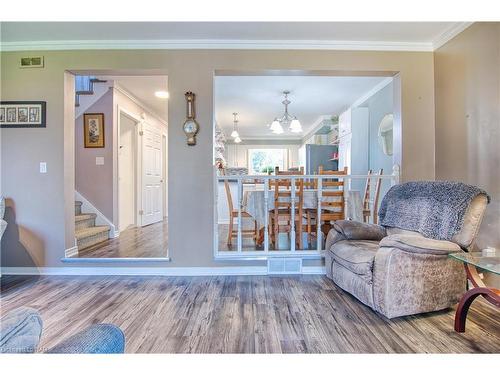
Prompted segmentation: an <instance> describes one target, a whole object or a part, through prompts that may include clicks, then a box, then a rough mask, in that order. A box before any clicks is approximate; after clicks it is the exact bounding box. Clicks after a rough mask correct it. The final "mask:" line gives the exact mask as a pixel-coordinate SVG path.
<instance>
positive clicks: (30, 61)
mask: <svg viewBox="0 0 500 375" xmlns="http://www.w3.org/2000/svg"><path fill="white" fill-rule="evenodd" d="M19 67H20V68H43V56H30V57H21V59H20V60H19Z"/></svg>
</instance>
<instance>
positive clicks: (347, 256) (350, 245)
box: [331, 240, 379, 281]
mask: <svg viewBox="0 0 500 375" xmlns="http://www.w3.org/2000/svg"><path fill="white" fill-rule="evenodd" d="M378 249H379V243H378V241H366V240H359V241H340V242H337V243H336V244H335V246H334V247H333V249H332V250H331V252H332V258H333V260H335V261H336V262H337V263H339V264H340V265H342V266H343V267H345V268H347V269H348V270H349V271H351V272H353V273H355V274H357V275H359V276H361V277H362V278H363V279H365V280H367V281H371V280H372V270H373V262H374V260H375V254H376V253H377V251H378Z"/></svg>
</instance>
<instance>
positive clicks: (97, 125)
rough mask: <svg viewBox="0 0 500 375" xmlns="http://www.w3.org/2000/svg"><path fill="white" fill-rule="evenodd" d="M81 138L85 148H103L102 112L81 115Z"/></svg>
mask: <svg viewBox="0 0 500 375" xmlns="http://www.w3.org/2000/svg"><path fill="white" fill-rule="evenodd" d="M83 140H84V147H85V148H104V113H85V114H84V115H83Z"/></svg>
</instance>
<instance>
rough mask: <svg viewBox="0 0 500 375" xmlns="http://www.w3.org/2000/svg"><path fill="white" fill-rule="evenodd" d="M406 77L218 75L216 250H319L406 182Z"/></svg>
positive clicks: (371, 215)
mask: <svg viewBox="0 0 500 375" xmlns="http://www.w3.org/2000/svg"><path fill="white" fill-rule="evenodd" d="M398 96H399V76H398V75H396V76H394V75H393V74H387V75H385V76H380V74H377V75H375V74H374V75H370V74H368V73H367V74H363V75H359V76H349V75H338V74H327V73H325V72H322V73H320V74H317V73H307V72H305V73H304V74H300V73H297V72H290V74H287V73H286V72H283V71H280V72H279V73H278V74H266V73H265V72H264V73H263V74H255V73H253V74H245V73H242V74H239V75H238V74H236V73H234V72H231V73H230V74H225V73H221V74H216V75H215V77H214V106H215V110H214V115H215V118H214V166H215V168H216V177H215V184H216V186H217V188H216V203H217V204H216V213H215V215H216V224H215V228H214V232H215V243H214V245H215V256H216V258H217V257H221V258H224V257H249V258H252V257H257V256H264V255H265V256H273V255H278V256H283V255H293V256H301V257H308V256H310V257H319V256H321V253H322V251H323V249H324V242H325V238H326V235H327V233H328V231H329V229H330V228H331V226H332V224H333V222H334V221H335V220H342V219H353V220H358V221H364V222H370V223H376V222H377V214H378V209H379V207H380V202H381V200H382V198H383V196H384V194H385V193H386V192H387V190H388V189H389V188H390V186H391V185H392V184H395V183H398V179H399V165H400V157H401V124H400V120H399V119H400V118H401V116H400V108H399V103H400V100H399V97H398Z"/></svg>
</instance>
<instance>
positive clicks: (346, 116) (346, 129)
mask: <svg viewBox="0 0 500 375" xmlns="http://www.w3.org/2000/svg"><path fill="white" fill-rule="evenodd" d="M351 118H352V109H350V108H349V109H348V110H347V111H345V112H344V113H342V114H341V115H340V116H339V137H343V136H344V135H347V134H350V133H351Z"/></svg>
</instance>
